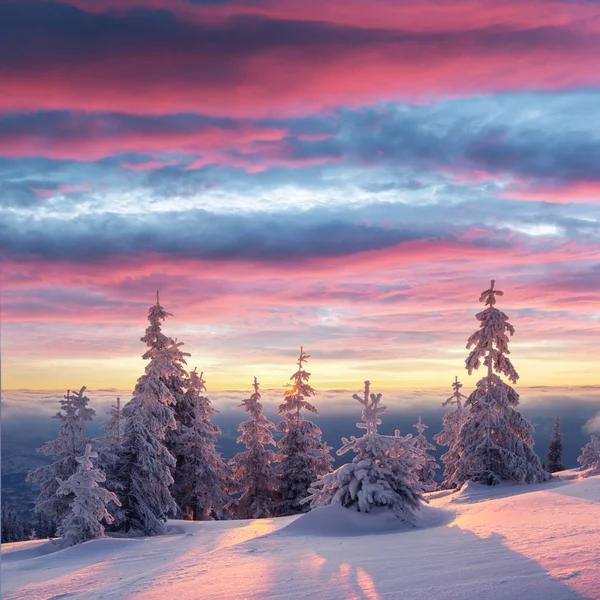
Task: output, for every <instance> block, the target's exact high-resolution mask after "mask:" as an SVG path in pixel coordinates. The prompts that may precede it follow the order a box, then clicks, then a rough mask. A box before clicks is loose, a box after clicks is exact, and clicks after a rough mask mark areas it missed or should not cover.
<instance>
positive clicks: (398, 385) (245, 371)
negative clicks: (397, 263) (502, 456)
mask: <svg viewBox="0 0 600 600" xmlns="http://www.w3.org/2000/svg"><path fill="white" fill-rule="evenodd" d="M210 362H211V363H212V364H210V365H207V366H206V368H204V369H203V368H202V361H201V360H199V361H193V362H192V364H191V365H190V368H193V367H194V365H195V364H196V363H198V365H199V366H198V369H199V370H204V374H205V378H206V380H207V386H208V389H209V390H212V391H218V390H236V389H238V390H245V389H250V387H251V383H252V378H253V377H254V375H256V376H257V377H258V379H259V382H260V384H261V387H263V388H280V387H283V386H285V385H286V384H287V383H288V382H289V378H290V376H291V375H292V373H293V372H294V370H295V365H294V361H293V360H292V359H290V360H289V362H285V363H284V362H282V361H281V360H278V362H273V363H269V362H261V363H260V364H256V363H254V364H246V365H240V364H229V363H224V362H219V361H215V360H212V361H210ZM35 364H36V366H35V377H33V376H32V368H31V364H28V363H25V362H15V363H10V362H9V363H8V364H6V363H5V365H4V369H3V374H2V375H3V376H2V388H3V389H5V390H8V389H40V390H41V389H59V390H60V389H67V388H75V387H80V386H81V385H85V386H86V387H88V388H90V389H103V388H115V389H133V387H134V385H135V382H136V380H137V378H138V377H139V376H140V375H141V374H142V373H143V370H144V361H143V360H142V359H141V358H139V357H131V358H125V359H123V358H106V359H103V358H85V359H76V360H74V359H71V358H68V359H67V358H55V359H50V360H48V359H38V360H36V363H35ZM515 364H516V367H517V370H518V372H519V374H520V376H521V377H520V379H519V381H518V384H520V385H522V386H540V385H549V386H579V385H598V384H600V377H599V376H598V364H597V360H596V358H595V357H594V356H591V357H582V358H579V357H578V358H577V360H571V361H569V360H565V359H564V358H562V357H561V356H557V357H556V358H555V359H548V358H544V359H543V360H542V359H538V358H528V357H523V358H521V359H519V360H515ZM307 370H308V371H309V372H310V373H311V380H310V382H311V385H312V386H313V387H315V388H316V389H360V388H362V385H363V382H364V380H365V379H369V380H370V381H372V382H373V384H374V386H375V387H376V388H377V389H381V390H385V389H403V388H407V389H409V388H412V389H415V388H417V389H427V388H444V387H448V388H449V386H450V383H451V382H452V381H453V379H454V376H455V375H458V377H459V379H460V380H461V381H463V382H464V383H465V384H469V385H473V384H474V383H475V382H476V381H477V380H478V379H479V378H480V377H481V376H482V375H483V374H484V373H483V370H480V371H479V372H474V373H473V374H472V375H471V376H469V375H468V373H467V372H466V371H465V369H464V356H461V357H458V356H457V357H456V359H454V358H452V359H448V358H444V359H425V358H419V359H393V360H362V361H359V360H319V359H318V358H316V357H315V358H313V359H311V361H309V363H308V366H307Z"/></svg>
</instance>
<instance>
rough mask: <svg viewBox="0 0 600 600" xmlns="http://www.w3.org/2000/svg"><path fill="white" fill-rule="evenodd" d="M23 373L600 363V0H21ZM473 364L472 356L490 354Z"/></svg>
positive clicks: (90, 375)
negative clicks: (495, 358) (483, 299)
mask: <svg viewBox="0 0 600 600" xmlns="http://www.w3.org/2000/svg"><path fill="white" fill-rule="evenodd" d="M0 56H1V57H2V58H1V59H0V252H1V253H2V258H3V290H2V309H3V315H2V320H3V329H4V332H3V333H4V335H3V346H4V353H3V359H4V373H3V375H4V378H3V386H4V387H9V388H18V387H36V388H40V389H41V388H61V387H67V386H71V385H73V382H74V381H80V382H81V384H86V385H88V386H91V387H131V386H132V385H133V383H134V382H135V379H136V378H137V376H138V375H139V374H140V372H141V369H142V368H143V363H142V361H141V358H140V355H141V354H142V351H143V348H142V347H141V343H140V342H139V338H140V336H141V334H142V332H143V329H144V328H145V315H146V311H147V308H148V306H149V304H150V303H151V302H152V301H153V298H154V295H155V292H156V290H157V289H160V290H161V297H162V299H163V303H164V305H165V307H166V308H167V310H169V311H170V312H172V313H174V315H175V316H174V317H173V318H171V319H170V320H169V321H168V322H167V324H166V326H165V331H167V332H168V333H169V334H170V335H172V336H173V337H177V338H178V339H180V340H182V341H184V342H185V344H186V349H187V350H188V351H189V352H191V354H192V357H191V360H190V363H191V365H192V366H193V365H196V364H197V365H198V367H199V368H200V369H201V370H204V371H205V372H206V375H207V378H208V380H209V383H210V384H211V385H212V387H213V388H220V389H230V388H240V389H241V388H245V387H249V385H250V382H251V380H252V376H253V375H255V374H256V375H257V376H259V378H261V379H262V380H263V382H264V384H265V385H266V386H280V385H282V384H284V383H285V382H286V380H287V378H288V377H289V375H290V374H291V369H292V368H293V363H294V357H295V355H296V353H297V351H298V349H299V346H300V345H303V346H305V348H306V349H307V350H308V351H309V352H310V353H311V355H312V357H313V358H312V361H311V364H310V367H311V370H312V371H313V373H314V378H315V381H316V383H317V385H319V386H321V387H344V388H349V387H350V388H354V387H360V385H361V383H362V381H363V380H364V379H366V378H369V379H371V380H372V381H373V382H374V383H376V384H380V385H381V386H383V387H388V388H392V387H399V386H400V387H431V386H440V385H446V384H449V383H450V382H451V381H452V380H453V378H454V375H455V374H460V373H461V372H462V369H463V365H464V362H463V361H464V358H465V354H466V350H465V348H464V345H465V342H466V339H467V338H468V336H469V335H470V334H471V333H472V331H473V330H474V329H475V328H476V327H477V323H476V321H475V319H474V314H475V312H477V310H478V309H479V306H478V302H477V298H478V296H479V292H480V291H481V290H482V289H484V288H485V287H487V284H488V282H489V280H490V279H491V278H494V279H496V280H497V281H498V285H499V287H500V288H501V289H503V290H504V291H505V296H504V297H503V299H502V306H501V307H502V308H503V309H504V310H505V311H506V312H507V313H508V314H509V316H510V317H511V320H512V322H513V324H514V326H515V327H516V330H517V333H516V335H515V337H514V341H513V343H512V345H511V348H512V351H513V359H514V362H515V365H516V366H517V368H518V370H519V372H520V373H521V381H522V383H523V385H541V384H549V385H563V384H568V385H586V384H594V383H598V378H597V358H596V357H597V356H598V350H599V342H598V340H599V339H600V309H599V308H598V292H599V291H600V225H599V219H600V166H599V165H600V75H599V71H598V69H597V65H598V64H599V63H600V4H599V3H598V2H595V1H590V0H579V1H576V0H575V1H572V0H569V1H559V0H521V1H519V2H518V3H517V2H514V1H513V0H509V1H507V2H503V3H502V5H501V6H500V5H492V4H490V3H489V2H484V1H483V0H465V1H464V2H450V1H445V0H444V1H441V2H440V1H436V2H433V1H431V2H429V1H427V2H416V0H415V1H413V0H410V1H407V2H402V3H399V2H391V1H388V0H376V1H375V2H366V0H346V1H345V2H341V1H340V0H332V1H331V2H327V3H325V4H323V3H321V2H316V0H303V1H299V0H277V1H275V0H245V1H242V0H213V1H211V0H202V1H198V0H168V1H167V0H127V1H125V0H106V1H104V2H101V3H99V2H95V1H92V0H68V1H67V0H65V1H62V2H54V1H50V0H19V1H16V0H15V1H6V0H0ZM464 378H465V379H467V376H466V374H465V376H464Z"/></svg>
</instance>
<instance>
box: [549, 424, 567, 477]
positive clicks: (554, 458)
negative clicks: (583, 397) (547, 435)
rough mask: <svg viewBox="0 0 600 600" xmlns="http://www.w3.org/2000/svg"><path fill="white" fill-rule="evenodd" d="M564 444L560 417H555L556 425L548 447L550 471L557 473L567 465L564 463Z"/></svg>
mask: <svg viewBox="0 0 600 600" xmlns="http://www.w3.org/2000/svg"><path fill="white" fill-rule="evenodd" d="M562 454H563V444H562V435H561V433H560V417H556V419H554V427H553V429H552V439H551V440H550V446H549V447H548V456H547V462H548V465H547V467H548V473H557V472H558V471H564V470H565V466H564V465H563V464H562Z"/></svg>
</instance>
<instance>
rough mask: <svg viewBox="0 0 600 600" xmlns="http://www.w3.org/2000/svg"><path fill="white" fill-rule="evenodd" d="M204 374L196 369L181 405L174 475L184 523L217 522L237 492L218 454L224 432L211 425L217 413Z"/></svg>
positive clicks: (191, 374)
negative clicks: (186, 521)
mask: <svg viewBox="0 0 600 600" xmlns="http://www.w3.org/2000/svg"><path fill="white" fill-rule="evenodd" d="M205 383H206V382H205V381H204V379H203V378H202V373H200V375H198V373H197V371H196V369H194V370H193V371H192V372H191V373H190V374H189V377H188V381H187V383H186V387H187V390H186V392H185V393H184V395H183V396H182V397H181V398H180V401H179V419H180V421H179V423H178V434H179V435H178V437H177V438H176V443H175V444H174V446H173V448H174V452H175V453H176V455H177V456H178V465H177V469H176V471H175V474H174V479H175V482H174V484H173V487H172V492H173V496H174V498H175V499H176V502H177V504H178V506H179V511H180V515H181V516H182V517H183V518H185V519H193V520H195V521H205V520H211V519H215V518H217V517H218V516H219V515H220V514H221V513H222V511H223V507H224V505H225V504H226V502H227V499H228V498H227V493H228V492H229V491H232V490H233V489H234V484H233V481H232V478H231V472H230V470H229V468H228V467H227V465H226V463H225V462H224V461H223V458H222V457H221V455H220V454H219V452H218V450H217V448H216V445H217V436H218V435H219V434H220V433H221V430H220V429H219V427H218V426H217V425H215V424H214V423H212V422H211V417H212V416H213V415H214V414H216V413H217V412H218V411H217V410H215V409H214V408H213V407H212V406H211V403H210V400H209V399H208V398H207V397H206V396H203V395H202V392H204V391H206V386H205Z"/></svg>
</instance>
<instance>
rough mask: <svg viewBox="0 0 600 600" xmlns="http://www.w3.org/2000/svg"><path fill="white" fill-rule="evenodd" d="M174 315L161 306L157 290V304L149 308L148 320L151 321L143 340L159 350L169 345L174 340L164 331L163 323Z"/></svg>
mask: <svg viewBox="0 0 600 600" xmlns="http://www.w3.org/2000/svg"><path fill="white" fill-rule="evenodd" d="M172 316H173V315H172V314H171V313H168V312H167V311H166V310H165V309H164V308H163V307H162V306H161V304H160V300H159V298H158V291H157V292H156V304H153V305H152V306H151V307H150V308H149V309H148V321H150V325H148V327H147V329H146V333H145V335H144V337H143V338H141V340H142V342H144V343H145V344H146V346H148V347H152V348H157V349H159V350H160V349H162V348H165V347H166V346H168V345H169V344H170V343H171V341H172V340H171V338H169V337H167V336H166V335H165V334H164V333H162V327H161V324H162V322H163V321H165V320H166V318H167V317H172Z"/></svg>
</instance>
